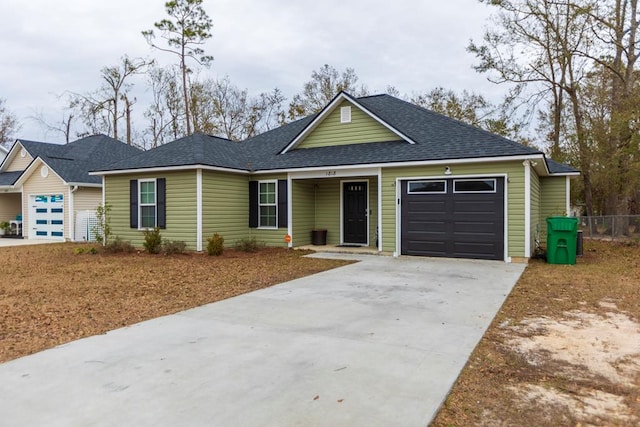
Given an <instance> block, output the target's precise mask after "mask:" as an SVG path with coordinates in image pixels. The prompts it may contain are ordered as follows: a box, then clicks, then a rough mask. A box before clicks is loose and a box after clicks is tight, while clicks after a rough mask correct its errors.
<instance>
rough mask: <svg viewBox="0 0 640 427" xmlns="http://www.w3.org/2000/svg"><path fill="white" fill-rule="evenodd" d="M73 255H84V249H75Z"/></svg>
mask: <svg viewBox="0 0 640 427" xmlns="http://www.w3.org/2000/svg"><path fill="white" fill-rule="evenodd" d="M73 253H74V254H75V255H80V254H83V253H84V248H75V249H74V250H73Z"/></svg>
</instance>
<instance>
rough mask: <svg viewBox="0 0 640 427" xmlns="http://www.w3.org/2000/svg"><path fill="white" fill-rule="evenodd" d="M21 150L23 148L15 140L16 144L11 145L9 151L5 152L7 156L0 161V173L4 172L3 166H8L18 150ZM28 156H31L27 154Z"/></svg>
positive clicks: (17, 140)
mask: <svg viewBox="0 0 640 427" xmlns="http://www.w3.org/2000/svg"><path fill="white" fill-rule="evenodd" d="M23 148H24V147H23V146H22V144H21V143H20V140H19V139H16V142H15V143H14V144H13V146H12V147H11V149H10V150H9V151H8V152H7V155H6V156H5V158H4V159H3V160H2V163H0V172H4V168H5V166H6V165H8V164H9V163H11V160H13V158H14V157H15V156H17V155H18V154H17V153H19V152H20V150H22V149H23ZM25 150H26V149H25ZM29 155H31V154H29Z"/></svg>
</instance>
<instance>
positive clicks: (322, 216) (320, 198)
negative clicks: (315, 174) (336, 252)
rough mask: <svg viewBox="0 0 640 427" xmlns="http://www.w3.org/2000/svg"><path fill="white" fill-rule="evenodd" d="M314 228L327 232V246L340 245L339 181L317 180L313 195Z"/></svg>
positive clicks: (329, 179)
mask: <svg viewBox="0 0 640 427" xmlns="http://www.w3.org/2000/svg"><path fill="white" fill-rule="evenodd" d="M315 211H316V228H321V229H322V228H323V229H326V230H327V244H329V245H339V244H340V180H339V179H337V178H328V179H319V180H318V187H317V189H316V195H315Z"/></svg>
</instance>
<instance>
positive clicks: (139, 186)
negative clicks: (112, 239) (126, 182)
mask: <svg viewBox="0 0 640 427" xmlns="http://www.w3.org/2000/svg"><path fill="white" fill-rule="evenodd" d="M143 182H153V187H154V203H153V204H151V203H145V204H144V205H143V204H142V197H141V192H142V183H143ZM143 206H153V207H154V208H155V209H154V210H155V221H154V225H153V227H143V226H142V207H143ZM157 226H158V182H157V180H156V178H145V179H139V180H138V230H141V231H144V230H153V229H154V228H155V227H157Z"/></svg>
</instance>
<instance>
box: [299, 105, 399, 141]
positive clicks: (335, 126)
mask: <svg viewBox="0 0 640 427" xmlns="http://www.w3.org/2000/svg"><path fill="white" fill-rule="evenodd" d="M343 109H344V110H346V111H345V113H347V115H348V116H349V117H348V119H349V120H348V121H343V117H342V115H343ZM400 139H401V138H400V137H398V135H396V134H395V133H393V132H391V130H389V128H387V127H385V126H383V125H382V124H381V123H380V122H378V121H377V120H375V119H373V118H372V117H371V116H369V115H368V114H367V113H365V112H364V111H362V110H361V109H360V108H359V107H358V106H357V105H354V104H353V103H351V102H349V101H346V100H343V101H342V102H341V103H339V104H338V105H336V107H335V108H334V109H333V111H332V112H330V113H329V114H328V115H327V116H326V117H325V119H324V120H322V121H321V122H320V123H318V124H317V126H316V127H315V128H314V129H313V130H311V132H309V133H308V134H307V135H306V137H305V138H303V139H302V140H301V141H300V142H299V143H298V145H297V146H296V147H295V148H296V149H300V148H316V147H330V146H334V145H348V144H365V143H370V142H386V141H397V140H400Z"/></svg>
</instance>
